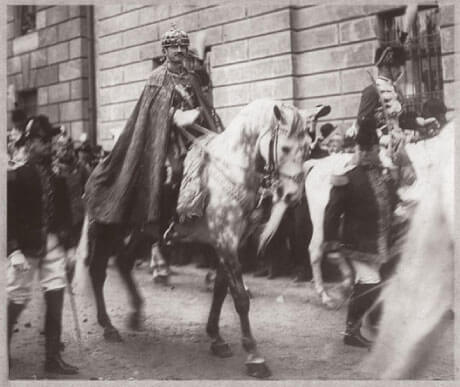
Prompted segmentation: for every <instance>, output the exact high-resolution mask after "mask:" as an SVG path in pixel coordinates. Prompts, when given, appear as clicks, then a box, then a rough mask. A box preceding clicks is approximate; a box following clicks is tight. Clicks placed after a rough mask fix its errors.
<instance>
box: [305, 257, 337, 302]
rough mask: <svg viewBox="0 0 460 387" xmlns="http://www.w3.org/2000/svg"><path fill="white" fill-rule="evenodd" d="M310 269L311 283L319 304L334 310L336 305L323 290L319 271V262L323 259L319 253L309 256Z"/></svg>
mask: <svg viewBox="0 0 460 387" xmlns="http://www.w3.org/2000/svg"><path fill="white" fill-rule="evenodd" d="M311 258H312V260H311V268H312V272H313V282H314V284H315V290H316V293H318V295H319V296H320V298H321V302H322V303H323V304H324V305H326V306H327V307H328V308H335V307H336V304H335V302H334V300H333V299H332V298H331V297H330V296H329V294H327V292H326V289H325V288H324V281H323V273H322V271H321V261H322V259H323V257H322V255H321V254H319V253H316V254H312V255H311Z"/></svg>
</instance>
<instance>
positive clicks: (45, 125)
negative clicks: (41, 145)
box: [16, 115, 61, 146]
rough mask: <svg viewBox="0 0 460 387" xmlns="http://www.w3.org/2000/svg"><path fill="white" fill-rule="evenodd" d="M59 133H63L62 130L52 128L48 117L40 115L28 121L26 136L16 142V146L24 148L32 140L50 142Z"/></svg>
mask: <svg viewBox="0 0 460 387" xmlns="http://www.w3.org/2000/svg"><path fill="white" fill-rule="evenodd" d="M59 133H61V130H60V128H58V127H54V126H52V125H51V123H50V122H49V119H48V117H47V116H45V115H38V116H36V117H32V118H31V119H29V121H27V125H26V129H25V130H24V134H23V135H22V136H21V137H20V138H19V140H18V141H17V142H16V145H17V146H22V145H23V144H24V143H25V142H26V141H27V140H28V139H31V138H41V139H43V140H46V141H49V140H51V139H52V138H53V137H54V136H56V135H58V134H59Z"/></svg>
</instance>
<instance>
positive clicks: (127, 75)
mask: <svg viewBox="0 0 460 387" xmlns="http://www.w3.org/2000/svg"><path fill="white" fill-rule="evenodd" d="M196 4H200V3H199V2H197V3H196ZM196 4H194V3H193V2H184V3H183V4H182V5H178V4H171V5H166V3H165V4H164V5H160V6H155V5H142V4H131V5H110V6H96V7H94V16H93V17H92V18H91V21H90V22H91V23H92V27H93V28H94V36H95V39H94V47H93V49H94V62H95V63H94V76H93V77H92V79H91V80H90V83H91V82H92V83H93V86H94V87H95V90H96V95H95V99H94V100H95V102H94V103H93V104H94V105H95V106H88V98H85V96H84V88H85V87H84V85H86V87H87V86H88V82H87V71H86V70H85V69H84V68H83V67H84V66H85V65H86V63H85V49H87V45H85V44H83V43H87V42H88V40H85V36H87V34H86V32H85V31H84V29H83V26H84V20H85V14H84V12H83V13H82V12H81V11H82V10H83V11H84V10H85V9H86V8H87V7H51V8H45V7H39V8H41V9H40V10H39V12H38V14H37V20H39V15H40V20H42V19H44V20H46V22H45V21H42V22H41V24H40V28H39V26H38V25H37V29H38V33H39V36H42V35H43V36H45V35H47V36H48V35H49V36H50V37H49V38H44V37H42V38H41V40H39V43H40V44H41V43H43V44H46V46H45V47H46V48H45V47H42V46H41V45H40V48H39V50H37V51H40V50H41V52H42V54H41V55H39V54H36V53H34V52H32V53H30V54H27V53H24V54H20V56H17V55H13V56H11V55H10V54H11V52H10V51H9V54H8V55H9V59H8V74H9V75H8V77H9V78H8V79H9V83H11V82H13V83H15V85H16V84H18V85H19V86H24V85H23V84H21V83H20V82H24V69H23V68H22V67H21V66H22V63H23V62H24V61H25V59H23V57H24V56H26V55H30V56H32V54H33V55H35V56H37V57H39V58H40V60H41V62H40V63H42V64H43V65H44V67H43V68H42V70H41V71H43V74H44V75H43V78H42V77H40V82H41V84H40V85H39V86H38V91H39V96H40V99H39V100H40V104H39V106H40V108H41V107H44V108H45V109H48V110H45V111H47V112H51V113H52V114H53V119H57V120H60V121H61V122H66V123H67V122H70V123H71V127H72V134H74V132H73V126H72V125H75V127H77V126H78V125H80V127H81V128H83V129H82V130H86V129H85V128H86V127H85V125H86V124H87V122H88V117H89V115H88V113H87V112H86V113H85V112H84V110H88V109H90V108H91V107H94V108H96V109H97V114H96V115H97V125H96V127H97V141H98V142H99V143H100V144H102V145H103V146H104V148H106V149H110V148H111V146H112V145H113V141H114V135H116V133H117V132H119V131H120V130H121V129H122V128H123V126H124V124H125V122H126V120H127V118H128V116H129V115H130V113H131V111H132V109H133V107H134V104H135V101H136V100H137V98H138V97H139V95H140V93H141V90H142V88H143V86H144V83H145V80H146V78H147V77H148V75H149V73H150V72H151V71H152V69H153V68H154V66H155V59H157V58H160V57H161V55H162V53H161V44H160V38H161V35H162V34H163V32H165V31H166V30H168V29H169V28H170V26H171V24H172V23H174V24H175V25H176V26H177V27H178V28H181V29H184V30H185V31H187V32H189V34H190V38H191V41H192V44H193V43H194V41H195V39H196V36H197V34H198V33H199V32H200V31H203V30H205V31H206V32H207V34H206V35H207V49H208V56H209V62H210V67H209V68H210V70H211V78H212V84H213V101H214V105H215V107H216V108H217V111H218V113H219V114H220V116H221V117H222V119H223V121H224V124H225V123H228V122H229V121H230V120H231V119H232V117H234V116H235V114H236V113H237V112H238V111H239V109H241V107H242V106H243V105H245V104H247V103H248V102H250V101H251V100H253V99H255V98H260V97H271V98H274V99H279V100H284V101H287V102H290V103H293V104H295V105H296V106H298V107H300V108H308V107H312V106H314V105H316V104H318V103H323V104H330V105H331V107H332V112H331V114H330V115H329V116H328V118H327V119H328V121H331V122H332V123H334V124H337V125H338V126H340V127H344V128H345V127H348V126H349V125H350V124H351V123H352V121H353V120H354V117H355V115H356V112H357V109H358V104H359V98H360V92H361V90H362V89H363V88H364V87H365V86H366V85H368V84H369V82H370V79H369V75H368V74H367V70H371V72H372V71H374V75H375V69H373V66H372V64H373V59H374V58H373V55H374V49H375V47H376V46H377V44H378V38H377V36H376V33H375V28H374V26H375V24H376V23H378V22H379V20H380V19H379V18H381V15H382V14H383V13H385V12H387V11H390V10H392V9H393V8H394V7H391V6H380V5H367V6H354V5H353V6H351V5H317V6H306V5H302V2H300V1H291V2H287V1H278V2H247V4H245V3H243V2H238V3H234V4H232V3H230V4H226V3H221V4H220V5H218V6H211V5H196ZM62 8H67V11H62V10H61V11H56V10H55V9H62ZM78 12H80V13H78ZM454 13H455V12H454V6H453V5H441V6H440V12H439V17H438V19H439V20H438V21H439V26H440V31H441V64H442V66H441V67H442V83H443V86H442V90H441V92H442V97H443V99H444V102H445V104H446V105H447V106H448V108H453V107H454V88H455V86H456V83H454ZM48 14H49V15H57V14H59V15H61V16H59V17H58V16H48ZM45 16H46V17H45ZM48 20H50V21H49V22H48ZM77 20H78V21H79V23H80V24H79V25H80V28H81V29H80V30H79V35H74V34H73V32H72V31H73V29H72V28H76V27H73V26H74V23H77ZM9 23H11V18H9ZM66 23H67V24H66ZM8 25H10V24H8ZM60 26H62V27H60ZM64 26H68V27H64ZM48 29H54V30H56V34H55V36H53V32H46V31H48ZM59 31H61V35H59ZM64 31H66V32H64ZM63 34H67V35H66V36H64V35H63ZM75 34H77V32H75ZM85 34H86V35H85ZM9 36H12V35H11V34H10V33H9ZM10 40H11V39H10ZM79 41H81V43H82V44H81V45H78V44H77V42H79ZM77 46H78V47H80V48H81V52H80V53H79V54H78V55H79V56H78V57H75V56H74V55H77V54H76V53H73V54H72V47H74V49H75V47H77ZM84 48H85V49H84ZM56 50H60V52H62V54H59V55H58V54H56ZM13 54H14V52H13ZM31 63H32V60H31ZM74 64H75V66H77V67H78V64H79V65H81V66H82V68H81V69H80V70H76V69H75V70H68V71H70V73H71V74H74V75H69V76H70V78H69V76H67V75H64V74H65V72H66V69H74ZM45 65H46V66H45ZM38 69H40V68H38ZM29 71H30V70H29ZM72 71H74V73H72ZM21 75H22V80H20V79H21ZM48 78H51V79H48ZM37 79H38V78H37ZM79 82H80V83H79ZM79 84H80V85H81V86H82V87H81V90H82V91H81V93H80V94H78V95H79V97H78V98H75V99H73V98H74V96H73V95H72V85H74V87H75V88H76V87H77V85H79ZM19 86H16V90H18V88H19ZM42 88H43V90H42ZM75 97H77V96H76V95H75ZM69 101H75V103H74V105H75V108H69V109H70V111H69V110H67V106H72V103H71V104H70V105H68V104H69ZM78 112H80V113H78ZM69 114H70V115H69ZM74 122H75V124H73V123H74ZM77 123H80V124H77ZM77 131H78V130H77V129H75V133H77Z"/></svg>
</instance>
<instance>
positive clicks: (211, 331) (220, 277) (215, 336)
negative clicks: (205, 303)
mask: <svg viewBox="0 0 460 387" xmlns="http://www.w3.org/2000/svg"><path fill="white" fill-rule="evenodd" d="M227 291H228V279H227V277H226V276H225V272H224V268H223V266H222V265H221V264H219V265H218V267H217V273H216V279H215V281H214V292H213V296H212V304H211V311H210V312H209V318H208V324H207V326H206V332H207V333H208V335H209V337H210V338H211V339H212V343H211V352H212V353H213V354H214V355H216V356H219V357H229V356H232V355H233V353H232V351H231V349H230V347H229V346H228V344H227V343H226V342H225V341H224V339H222V337H221V336H220V333H219V319H220V312H221V310H222V304H223V303H224V300H225V297H226V296H227Z"/></svg>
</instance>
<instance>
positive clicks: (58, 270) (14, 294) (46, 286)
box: [7, 234, 66, 304]
mask: <svg viewBox="0 0 460 387" xmlns="http://www.w3.org/2000/svg"><path fill="white" fill-rule="evenodd" d="M47 251H48V253H47V254H46V256H45V257H43V258H35V257H26V258H27V262H28V263H29V265H30V268H29V269H28V270H27V271H19V270H16V269H15V268H14V267H13V265H12V264H11V262H8V269H7V297H8V301H11V302H14V303H15V304H26V303H27V302H28V301H30V299H31V298H32V283H33V280H34V277H35V274H36V273H37V272H38V276H39V280H40V285H41V287H42V290H43V291H44V292H47V291H49V290H55V289H63V288H65V286H66V280H65V275H66V271H65V251H64V249H63V248H62V246H59V244H58V239H57V237H56V235H53V234H49V235H48V238H47Z"/></svg>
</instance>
